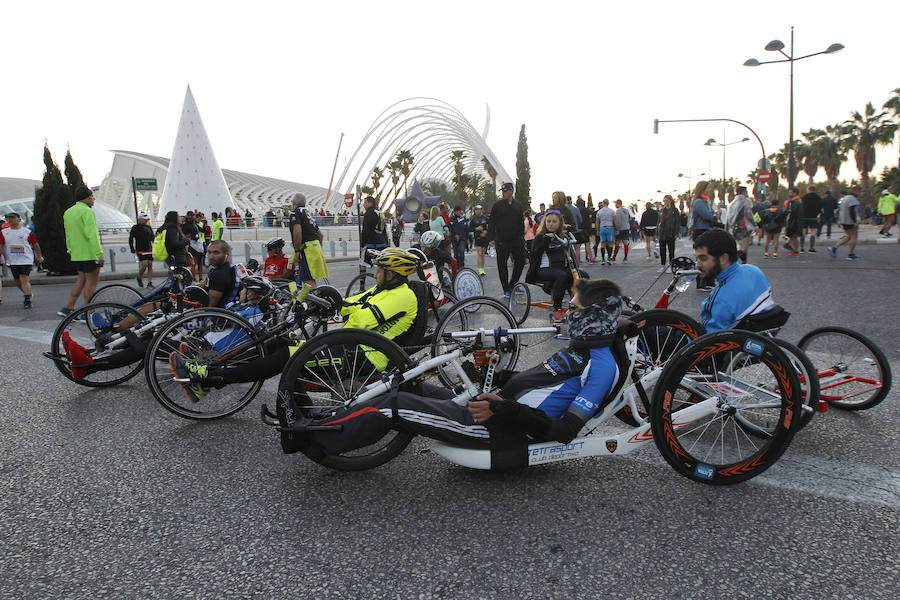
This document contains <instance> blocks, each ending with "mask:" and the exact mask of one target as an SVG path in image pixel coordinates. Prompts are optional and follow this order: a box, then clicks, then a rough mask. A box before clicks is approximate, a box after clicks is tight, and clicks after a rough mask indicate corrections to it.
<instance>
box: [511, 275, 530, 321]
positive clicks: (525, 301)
mask: <svg viewBox="0 0 900 600" xmlns="http://www.w3.org/2000/svg"><path fill="white" fill-rule="evenodd" d="M506 304H507V308H509V312H510V313H512V315H513V318H514V319H515V320H516V325H521V324H522V323H524V322H525V320H526V319H527V318H528V315H529V314H530V313H531V288H530V287H529V286H528V284H527V283H524V282H522V281H519V282H517V283H516V284H515V285H513V286H512V287H511V288H510V290H509V298H507V299H506Z"/></svg>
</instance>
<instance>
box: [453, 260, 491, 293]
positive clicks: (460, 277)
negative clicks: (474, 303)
mask: <svg viewBox="0 0 900 600" xmlns="http://www.w3.org/2000/svg"><path fill="white" fill-rule="evenodd" d="M452 289H453V295H455V296H456V297H457V298H459V299H460V300H465V299H466V298H471V297H472V296H483V295H484V284H483V283H482V282H481V277H480V276H479V275H478V273H477V272H475V270H474V269H469V268H468V267H463V268H462V269H459V270H458V271H457V272H456V277H454V278H453V288H452Z"/></svg>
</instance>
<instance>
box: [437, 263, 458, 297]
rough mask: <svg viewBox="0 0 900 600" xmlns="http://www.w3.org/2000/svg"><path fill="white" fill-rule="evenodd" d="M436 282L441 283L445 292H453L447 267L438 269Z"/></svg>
mask: <svg viewBox="0 0 900 600" xmlns="http://www.w3.org/2000/svg"><path fill="white" fill-rule="evenodd" d="M437 272H438V281H440V282H441V287H442V288H443V289H445V290H450V291H451V292H452V291H454V289H453V276H452V275H450V269H448V268H447V267H438V270H437Z"/></svg>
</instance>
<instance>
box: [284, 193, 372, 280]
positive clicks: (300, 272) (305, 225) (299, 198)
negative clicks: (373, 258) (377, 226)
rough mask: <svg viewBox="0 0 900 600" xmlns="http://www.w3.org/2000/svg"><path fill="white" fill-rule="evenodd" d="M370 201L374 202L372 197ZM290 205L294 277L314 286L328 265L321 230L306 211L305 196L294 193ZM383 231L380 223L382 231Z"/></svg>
mask: <svg viewBox="0 0 900 600" xmlns="http://www.w3.org/2000/svg"><path fill="white" fill-rule="evenodd" d="M372 202H373V203H374V199H373V200H372ZM291 205H292V206H293V207H294V213H293V214H292V215H291V219H290V223H289V227H290V232H291V241H292V243H293V245H294V260H293V264H294V277H295V278H296V281H297V283H298V284H299V283H306V284H309V285H311V286H312V287H316V279H324V278H326V277H328V265H327V264H326V263H325V255H324V254H323V252H322V232H321V231H319V227H318V225H316V223H315V222H314V221H313V219H312V218H311V217H310V216H309V213H307V212H306V196H304V195H303V194H301V193H299V192H298V193H296V194H294V197H293V198H292V199H291ZM383 231H384V224H383V223H382V233H383ZM385 244H387V238H385Z"/></svg>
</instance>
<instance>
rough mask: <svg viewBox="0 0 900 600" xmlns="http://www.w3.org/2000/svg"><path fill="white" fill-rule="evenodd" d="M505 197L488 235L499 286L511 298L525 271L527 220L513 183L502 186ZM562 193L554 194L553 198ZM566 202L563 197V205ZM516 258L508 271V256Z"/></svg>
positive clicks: (495, 211) (490, 220) (493, 214)
mask: <svg viewBox="0 0 900 600" xmlns="http://www.w3.org/2000/svg"><path fill="white" fill-rule="evenodd" d="M500 193H501V195H502V198H501V199H500V200H498V201H497V202H496V203H495V204H494V208H493V209H492V210H491V216H490V217H488V233H489V235H490V236H491V244H492V245H493V246H494V247H495V248H496V250H497V272H498V274H499V276H500V285H501V287H502V288H503V293H504V295H505V296H507V297H509V293H510V292H509V290H510V288H511V287H512V286H513V285H515V284H516V283H518V281H519V277H520V276H521V275H522V269H524V268H525V227H524V223H525V217H524V215H523V214H522V205H521V204H519V203H518V202H516V201H514V200H513V184H512V183H511V182H508V181H507V182H504V183H503V185H502V186H501V187H500ZM561 193H562V192H554V193H553V196H554V198H555V197H556V195H557V194H561ZM564 201H565V195H563V197H562V200H561V203H562V202H564ZM563 208H565V206H563ZM510 256H512V259H513V270H512V274H511V275H510V274H509V272H508V270H507V269H508V268H509V266H508V264H507V263H508V262H509V257H510Z"/></svg>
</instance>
